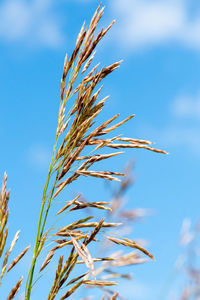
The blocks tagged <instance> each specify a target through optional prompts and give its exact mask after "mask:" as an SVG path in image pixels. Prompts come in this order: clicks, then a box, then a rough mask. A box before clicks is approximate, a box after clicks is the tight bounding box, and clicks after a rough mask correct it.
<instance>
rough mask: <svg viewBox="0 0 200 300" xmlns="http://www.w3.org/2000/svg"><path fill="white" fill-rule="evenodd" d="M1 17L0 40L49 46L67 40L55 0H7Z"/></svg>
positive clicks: (1, 8)
mask: <svg viewBox="0 0 200 300" xmlns="http://www.w3.org/2000/svg"><path fill="white" fill-rule="evenodd" d="M0 20H1V21H0V40H4V41H10V42H12V41H20V42H24V43H25V44H27V45H43V46H48V47H58V46H60V44H61V43H62V42H63V40H64V37H63V33H62V29H61V24H60V21H59V18H58V16H56V14H55V13H54V12H53V4H52V1H51V0H42V1H40V0H34V1H25V0H4V1H2V2H1V4H0Z"/></svg>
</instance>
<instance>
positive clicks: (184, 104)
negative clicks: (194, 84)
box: [172, 93, 200, 119]
mask: <svg viewBox="0 0 200 300" xmlns="http://www.w3.org/2000/svg"><path fill="white" fill-rule="evenodd" d="M172 111H173V113H174V114H175V115H176V116H178V117H192V118H197V119H200V93H198V94H197V95H196V96H188V95H181V96H179V97H177V98H176V99H175V101H174V102H173V104H172Z"/></svg>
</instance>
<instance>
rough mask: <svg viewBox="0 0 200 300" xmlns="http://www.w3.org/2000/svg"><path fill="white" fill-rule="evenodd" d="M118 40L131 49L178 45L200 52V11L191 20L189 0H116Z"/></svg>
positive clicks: (114, 7) (114, 10)
mask: <svg viewBox="0 0 200 300" xmlns="http://www.w3.org/2000/svg"><path fill="white" fill-rule="evenodd" d="M111 3H112V4H111V7H112V10H113V12H114V14H116V15H118V16H119V23H120V24H119V26H118V28H117V30H116V34H117V39H118V40H119V42H120V43H121V42H122V41H123V45H124V46H126V47H128V48H129V49H138V48H143V47H146V46H155V45H160V44H163V43H167V42H175V43H179V44H182V45H184V46H187V47H191V48H195V49H197V50H200V39H199V36H200V11H199V14H197V13H196V16H195V17H191V16H190V13H189V8H188V4H187V1H184V0H182V1H180V0H173V1H172V0H164V1H158V0H123V1H121V0H115V1H112V2H111Z"/></svg>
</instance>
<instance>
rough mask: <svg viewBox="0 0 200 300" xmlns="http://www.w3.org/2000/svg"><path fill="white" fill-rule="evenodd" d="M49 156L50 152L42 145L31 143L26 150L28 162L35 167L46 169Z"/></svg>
mask: <svg viewBox="0 0 200 300" xmlns="http://www.w3.org/2000/svg"><path fill="white" fill-rule="evenodd" d="M50 158H51V152H50V150H49V149H48V148H47V147H45V146H44V145H32V146H31V147H30V148H29V149H28V151H27V159H28V163H29V164H30V165H31V166H32V167H34V168H36V169H40V170H41V169H46V168H47V167H48V165H49V162H50Z"/></svg>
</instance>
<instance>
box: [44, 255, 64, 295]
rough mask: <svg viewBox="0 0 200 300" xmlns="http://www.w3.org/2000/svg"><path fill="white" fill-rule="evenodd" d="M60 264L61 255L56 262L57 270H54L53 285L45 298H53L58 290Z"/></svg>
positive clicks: (61, 262) (61, 261) (61, 260)
mask: <svg viewBox="0 0 200 300" xmlns="http://www.w3.org/2000/svg"><path fill="white" fill-rule="evenodd" d="M62 264H63V256H60V258H59V262H58V267H57V270H56V276H55V279H54V282H53V285H52V287H51V289H50V292H49V295H48V298H47V300H53V299H54V298H55V296H56V294H57V292H58V290H59V287H58V284H59V280H60V277H61V271H62Z"/></svg>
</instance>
